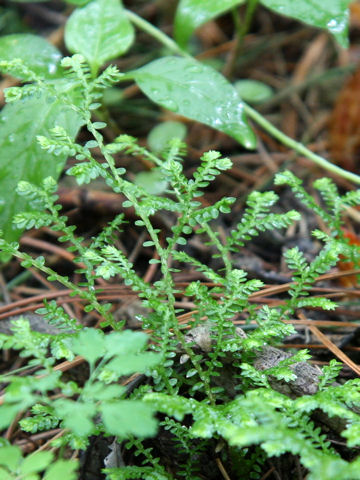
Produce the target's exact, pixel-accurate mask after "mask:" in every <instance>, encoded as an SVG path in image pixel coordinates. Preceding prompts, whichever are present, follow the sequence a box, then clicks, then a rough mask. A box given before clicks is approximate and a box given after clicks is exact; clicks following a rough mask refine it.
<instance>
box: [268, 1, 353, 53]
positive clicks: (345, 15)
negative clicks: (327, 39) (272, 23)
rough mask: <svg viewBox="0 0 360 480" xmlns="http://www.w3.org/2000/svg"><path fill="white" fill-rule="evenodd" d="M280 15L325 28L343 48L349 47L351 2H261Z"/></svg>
mask: <svg viewBox="0 0 360 480" xmlns="http://www.w3.org/2000/svg"><path fill="white" fill-rule="evenodd" d="M260 1H261V3H262V4H263V5H265V6H266V7H268V8H270V9H271V10H274V11H275V12H276V13H279V14H280V15H286V16H287V17H292V18H296V19H297V20H300V21H302V22H305V23H308V24H309V25H312V26H314V27H319V28H325V29H326V30H328V31H329V32H330V33H332V34H333V35H334V37H335V38H336V40H337V41H338V43H339V44H340V45H341V46H342V47H347V46H348V43H349V42H348V25H349V9H348V6H349V3H350V1H351V0H326V1H325V2H315V1H314V0H296V1H291V0H288V1H284V0H260Z"/></svg>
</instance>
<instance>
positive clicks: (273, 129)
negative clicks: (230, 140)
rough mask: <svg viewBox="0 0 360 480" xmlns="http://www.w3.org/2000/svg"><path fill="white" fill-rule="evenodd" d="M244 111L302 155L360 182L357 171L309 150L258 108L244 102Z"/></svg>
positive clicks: (353, 180)
mask: <svg viewBox="0 0 360 480" xmlns="http://www.w3.org/2000/svg"><path fill="white" fill-rule="evenodd" d="M244 111H245V113H246V114H247V115H248V116H249V117H250V118H251V119H252V120H254V121H255V122H256V123H258V124H259V125H260V126H261V127H262V128H263V129H264V130H266V131H267V132H269V133H270V134H271V135H272V136H273V137H275V138H276V139H277V140H279V141H280V142H281V143H283V144H284V145H286V146H287V147H290V148H292V149H293V150H295V151H296V152H298V153H301V154H302V155H304V156H305V157H307V158H309V159H310V160H312V161H313V162H314V163H316V164H317V165H319V166H320V167H323V168H325V169H326V170H328V171H329V172H332V173H335V174H337V175H340V176H341V177H343V178H346V179H347V180H350V181H351V182H354V183H358V184H360V176H359V175H356V174H355V173H352V172H348V171H347V170H344V169H343V168H340V167H338V166H337V165H334V164H333V163H331V162H329V160H326V159H325V158H324V157H321V156H320V155H317V154H316V153H314V152H312V151H311V150H309V149H308V148H307V147H305V145H303V144H302V143H300V142H297V141H296V140H293V139H292V138H290V137H288V136H287V135H285V133H283V132H282V131H281V130H279V129H278V128H276V127H275V126H274V125H273V124H272V123H270V122H269V121H268V120H266V118H265V117H263V116H262V115H261V114H260V113H258V112H257V111H256V110H254V109H253V108H251V107H250V106H249V105H247V104H246V103H244Z"/></svg>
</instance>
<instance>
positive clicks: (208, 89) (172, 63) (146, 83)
mask: <svg viewBox="0 0 360 480" xmlns="http://www.w3.org/2000/svg"><path fill="white" fill-rule="evenodd" d="M128 75H129V76H132V77H133V78H134V79H135V81H136V82H137V84H138V85H139V87H140V88H141V90H142V91H143V92H144V93H145V94H146V95H147V96H148V97H149V98H151V100H153V101H154V102H156V103H158V104H159V105H161V106H162V107H164V108H167V109H168V110H172V111H173V112H176V113H177V114H179V115H184V116H185V117H188V118H191V119H192V120H197V121H198V122H202V123H205V124H206V125H209V126H210V127H213V128H216V129H217V130H220V131H222V132H224V133H226V134H227V135H230V136H231V137H233V138H235V139H236V140H237V141H238V142H240V143H241V144H242V145H244V146H245V147H246V148H254V147H255V145H256V137H255V135H254V133H253V131H252V130H251V128H250V127H249V125H248V124H247V121H246V118H245V114H244V104H243V102H242V100H241V98H240V97H239V95H238V93H237V91H236V90H235V88H234V87H233V86H232V85H231V84H230V83H229V82H228V81H227V80H226V79H225V77H223V76H222V75H221V74H220V73H218V72H217V71H216V70H214V69H213V68H211V67H208V66H206V65H203V64H201V63H200V62H196V61H195V60H190V59H188V58H177V57H163V58H160V59H159V60H155V61H154V62H151V63H149V64H147V65H145V66H144V67H142V68H140V69H139V70H135V71H133V72H130V73H129V74H128Z"/></svg>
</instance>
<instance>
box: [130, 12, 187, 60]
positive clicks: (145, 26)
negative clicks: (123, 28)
mask: <svg viewBox="0 0 360 480" xmlns="http://www.w3.org/2000/svg"><path fill="white" fill-rule="evenodd" d="M125 11H126V15H127V17H128V19H129V20H130V21H131V22H132V23H133V24H134V25H136V26H137V27H139V28H140V29H141V30H143V31H144V32H146V33H148V34H149V35H151V36H152V37H154V38H156V40H158V41H159V42H160V43H162V44H163V45H165V46H166V47H168V48H169V49H170V50H171V51H172V52H174V53H178V54H179V55H181V56H182V57H187V58H190V59H193V57H192V56H191V55H190V54H189V53H187V52H185V50H183V49H182V48H180V47H179V45H178V44H177V43H176V42H174V40H172V39H171V38H170V37H168V36H167V35H165V33H163V32H162V31H161V30H159V29H158V28H156V27H154V26H153V25H151V23H150V22H147V21H146V20H144V19H143V18H141V17H139V15H136V13H134V12H131V11H130V10H125Z"/></svg>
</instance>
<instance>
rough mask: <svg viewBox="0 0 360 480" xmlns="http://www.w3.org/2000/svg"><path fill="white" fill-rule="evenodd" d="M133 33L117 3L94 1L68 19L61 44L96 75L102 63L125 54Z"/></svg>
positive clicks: (115, 0)
mask: <svg viewBox="0 0 360 480" xmlns="http://www.w3.org/2000/svg"><path fill="white" fill-rule="evenodd" d="M133 40H134V29H133V26H132V25H131V23H130V22H129V20H128V19H127V17H126V14H125V11H124V9H123V8H122V5H121V3H120V2H119V0H94V1H93V2H91V3H89V4H88V5H86V6H85V7H83V8H79V9H77V10H75V11H74V12H73V14H72V15H71V16H70V18H69V20H68V22H67V24H66V27H65V43H66V46H67V48H68V49H69V50H70V51H71V52H73V53H81V54H82V55H83V56H84V57H85V58H86V60H87V61H88V62H89V64H90V66H91V69H92V72H93V73H94V74H96V72H97V71H98V69H99V67H101V65H103V64H104V63H105V62H106V61H108V60H111V59H112V58H115V57H117V56H119V55H121V54H123V53H124V52H126V51H127V50H128V48H129V47H130V46H131V44H132V42H133Z"/></svg>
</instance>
